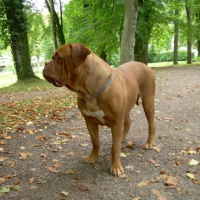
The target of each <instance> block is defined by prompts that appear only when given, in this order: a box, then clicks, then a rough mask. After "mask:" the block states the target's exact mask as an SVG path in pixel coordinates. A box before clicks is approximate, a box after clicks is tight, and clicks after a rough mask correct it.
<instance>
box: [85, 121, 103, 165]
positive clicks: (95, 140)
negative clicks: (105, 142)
mask: <svg viewBox="0 0 200 200" xmlns="http://www.w3.org/2000/svg"><path fill="white" fill-rule="evenodd" d="M85 122H86V126H87V128H88V131H89V133H90V137H91V140H92V144H93V149H92V152H91V153H90V154H89V155H88V156H86V157H84V158H83V162H85V163H95V161H96V160H97V158H98V156H99V149H100V142H99V126H98V125H97V124H96V123H93V122H91V121H89V120H87V119H86V118H85Z"/></svg>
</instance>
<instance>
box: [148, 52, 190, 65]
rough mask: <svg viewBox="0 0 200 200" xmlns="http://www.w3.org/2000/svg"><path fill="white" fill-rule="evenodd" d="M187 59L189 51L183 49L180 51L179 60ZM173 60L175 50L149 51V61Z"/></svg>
mask: <svg viewBox="0 0 200 200" xmlns="http://www.w3.org/2000/svg"><path fill="white" fill-rule="evenodd" d="M192 58H194V53H193V52H192ZM185 60H187V51H184V50H181V51H178V61H185ZM171 61H173V51H168V52H158V53H156V52H149V55H148V62H149V63H156V62H171Z"/></svg>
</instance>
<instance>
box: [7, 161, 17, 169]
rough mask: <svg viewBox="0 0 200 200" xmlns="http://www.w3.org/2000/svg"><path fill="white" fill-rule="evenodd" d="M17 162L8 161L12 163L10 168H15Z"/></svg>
mask: <svg viewBox="0 0 200 200" xmlns="http://www.w3.org/2000/svg"><path fill="white" fill-rule="evenodd" d="M16 162H17V160H11V161H8V163H10V168H13V167H14V166H15V164H16Z"/></svg>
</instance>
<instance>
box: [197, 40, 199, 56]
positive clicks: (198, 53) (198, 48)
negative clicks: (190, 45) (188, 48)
mask: <svg viewBox="0 0 200 200" xmlns="http://www.w3.org/2000/svg"><path fill="white" fill-rule="evenodd" d="M197 50H198V57H200V40H198V41H197Z"/></svg>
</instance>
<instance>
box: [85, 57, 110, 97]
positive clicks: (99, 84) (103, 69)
mask: <svg viewBox="0 0 200 200" xmlns="http://www.w3.org/2000/svg"><path fill="white" fill-rule="evenodd" d="M85 65H86V73H87V76H85V77H86V79H85V83H84V86H85V88H86V90H87V94H85V96H86V98H87V99H90V98H91V97H92V96H93V95H94V94H96V93H97V92H98V91H100V90H101V89H102V88H103V87H104V86H105V85H106V84H107V83H108V82H109V80H110V79H111V76H112V68H111V67H110V66H109V65H108V64H107V63H106V62H105V61H103V60H102V59H101V58H99V57H98V56H97V55H96V54H94V53H91V54H90V55H89V56H88V57H87V59H86V60H85ZM94 80H95V81H94ZM91 84H92V85H91Z"/></svg>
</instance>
